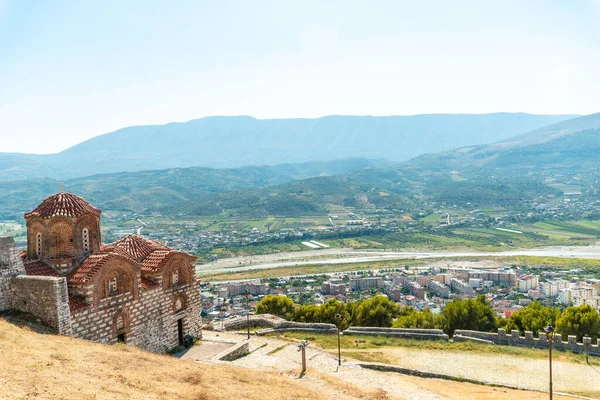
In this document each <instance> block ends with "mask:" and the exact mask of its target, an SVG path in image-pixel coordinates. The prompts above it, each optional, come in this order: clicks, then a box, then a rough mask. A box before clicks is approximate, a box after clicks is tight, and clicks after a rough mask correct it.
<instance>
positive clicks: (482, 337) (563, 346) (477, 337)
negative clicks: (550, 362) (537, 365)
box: [453, 329, 600, 356]
mask: <svg viewBox="0 0 600 400" xmlns="http://www.w3.org/2000/svg"><path fill="white" fill-rule="evenodd" d="M453 339H454V341H455V342H465V341H474V342H480V343H490V344H502V345H508V346H521V347H533V348H538V349H547V348H548V339H547V337H546V334H545V333H544V332H540V333H538V337H534V334H533V332H529V331H526V332H525V336H521V335H520V333H519V331H518V330H512V331H511V332H510V334H507V333H506V330H504V329H498V333H491V332H478V331H468V330H456V331H455V332H454V337H453ZM552 347H553V348H554V349H556V350H564V351H572V352H573V353H588V354H592V355H596V356H600V339H598V340H597V343H596V344H592V339H591V338H589V337H584V338H583V342H582V343H578V342H577V337H576V336H573V335H568V336H567V341H566V342H563V340H562V335H561V334H560V333H555V334H554V339H553V342H552Z"/></svg>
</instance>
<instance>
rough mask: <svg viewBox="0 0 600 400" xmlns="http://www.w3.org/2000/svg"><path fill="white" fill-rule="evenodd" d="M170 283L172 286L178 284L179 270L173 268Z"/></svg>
mask: <svg viewBox="0 0 600 400" xmlns="http://www.w3.org/2000/svg"><path fill="white" fill-rule="evenodd" d="M171 284H172V285H173V286H175V285H179V270H178V269H174V270H173V274H172V275H171Z"/></svg>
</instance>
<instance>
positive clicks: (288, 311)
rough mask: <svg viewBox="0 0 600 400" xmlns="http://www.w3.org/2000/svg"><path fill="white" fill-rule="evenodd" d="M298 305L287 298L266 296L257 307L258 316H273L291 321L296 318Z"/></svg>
mask: <svg viewBox="0 0 600 400" xmlns="http://www.w3.org/2000/svg"><path fill="white" fill-rule="evenodd" d="M295 309H296V304H294V301H293V300H292V299H290V298H289V297H286V296H271V295H269V296H265V297H264V298H263V299H262V300H261V301H260V302H258V304H257V305H256V313H257V314H273V315H277V316H279V317H281V318H285V319H288V320H291V319H292V317H293V316H294V311H295Z"/></svg>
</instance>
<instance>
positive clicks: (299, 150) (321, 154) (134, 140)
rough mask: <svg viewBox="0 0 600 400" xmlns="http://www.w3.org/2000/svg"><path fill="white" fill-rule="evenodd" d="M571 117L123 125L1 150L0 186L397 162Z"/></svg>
mask: <svg viewBox="0 0 600 400" xmlns="http://www.w3.org/2000/svg"><path fill="white" fill-rule="evenodd" d="M573 117H576V116H575V115H532V114H524V113H495V114H424V115H414V116H387V117H373V116H327V117H322V118H315V119H308V118H306V119H304V118H302V119H301V118H297V119H266V120H261V119H255V118H252V117H246V116H239V117H207V118H202V119H197V120H192V121H189V122H183V123H169V124H166V125H153V126H132V127H128V128H123V129H120V130H117V131H115V132H111V133H107V134H104V135H100V136H97V137H94V138H92V139H89V140H86V141H85V142H82V143H80V144H78V145H76V146H73V147H71V148H69V149H66V150H64V151H62V152H60V153H57V154H46V155H36V154H20V153H0V181H12V180H20V179H35V178H55V179H70V178H75V177H80V176H89V175H94V174H102V173H113V172H133V171H141V170H156V169H166V168H181V167H192V166H202V167H209V168H239V167H244V166H249V165H278V164H283V163H302V162H309V161H330V160H336V159H338V160H340V159H346V158H356V157H360V158H370V159H386V160H389V161H392V162H401V161H405V160H409V159H411V158H413V157H416V156H419V155H421V154H424V153H435V152H439V151H447V150H451V149H454V148H457V147H461V146H468V145H481V144H485V143H493V142H497V141H499V140H503V139H506V138H509V137H512V136H515V135H518V134H522V133H525V132H528V131H531V130H533V129H536V128H540V127H543V126H546V125H550V124H554V123H557V122H561V121H566V120H570V119H572V118H573Z"/></svg>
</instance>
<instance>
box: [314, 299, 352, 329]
mask: <svg viewBox="0 0 600 400" xmlns="http://www.w3.org/2000/svg"><path fill="white" fill-rule="evenodd" d="M336 315H339V316H340V317H339V318H336ZM321 322H325V323H328V324H334V325H335V326H337V327H338V328H339V329H341V330H344V329H346V328H348V326H350V313H348V310H347V309H346V304H344V303H342V302H341V301H337V300H336V299H329V300H327V302H325V304H323V305H321Z"/></svg>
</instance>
